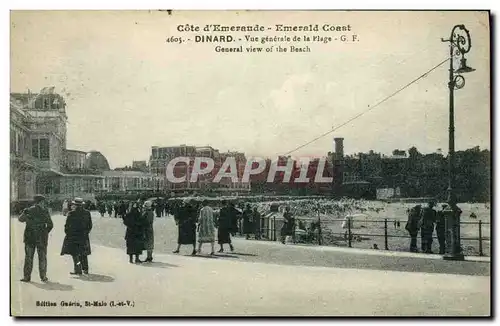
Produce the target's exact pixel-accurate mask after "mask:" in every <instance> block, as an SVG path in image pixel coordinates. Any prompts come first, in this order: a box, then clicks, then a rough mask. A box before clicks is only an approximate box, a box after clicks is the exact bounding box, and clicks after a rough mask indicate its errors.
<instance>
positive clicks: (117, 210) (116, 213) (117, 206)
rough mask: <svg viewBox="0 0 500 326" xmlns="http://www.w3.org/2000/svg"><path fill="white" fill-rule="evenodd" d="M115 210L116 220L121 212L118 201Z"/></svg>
mask: <svg viewBox="0 0 500 326" xmlns="http://www.w3.org/2000/svg"><path fill="white" fill-rule="evenodd" d="M113 210H114V211H115V218H117V217H118V213H119V211H120V203H118V202H117V201H115V202H114V203H113Z"/></svg>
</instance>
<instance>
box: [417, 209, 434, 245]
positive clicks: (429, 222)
mask: <svg viewBox="0 0 500 326" xmlns="http://www.w3.org/2000/svg"><path fill="white" fill-rule="evenodd" d="M435 205H436V204H435V203H434V202H433V201H430V202H429V204H428V205H427V207H425V208H424V209H423V210H422V218H421V220H422V222H421V227H420V236H421V241H422V243H421V245H422V251H423V252H425V253H427V254H432V234H433V233H434V222H435V221H436V211H435V210H434V206H435Z"/></svg>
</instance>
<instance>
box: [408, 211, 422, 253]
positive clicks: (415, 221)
mask: <svg viewBox="0 0 500 326" xmlns="http://www.w3.org/2000/svg"><path fill="white" fill-rule="evenodd" d="M421 213H422V206H421V205H416V206H415V207H413V208H412V209H410V210H409V211H408V221H407V222H406V225H405V229H406V231H408V233H409V234H410V252H418V247H417V236H418V230H419V229H420V216H421Z"/></svg>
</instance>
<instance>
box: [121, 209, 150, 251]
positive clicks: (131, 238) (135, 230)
mask: <svg viewBox="0 0 500 326" xmlns="http://www.w3.org/2000/svg"><path fill="white" fill-rule="evenodd" d="M123 224H125V225H126V226H127V231H126V233H125V242H126V244H127V254H128V255H140V254H142V251H143V250H144V249H145V247H146V243H145V240H146V239H145V230H146V219H145V218H143V217H142V216H141V213H140V212H139V210H138V209H137V208H132V209H131V210H130V212H129V213H128V214H127V215H125V217H124V218H123Z"/></svg>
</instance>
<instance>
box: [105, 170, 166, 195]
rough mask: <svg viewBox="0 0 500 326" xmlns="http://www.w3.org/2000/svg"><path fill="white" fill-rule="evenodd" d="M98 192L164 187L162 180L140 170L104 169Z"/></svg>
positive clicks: (139, 190) (150, 189) (146, 189)
mask: <svg viewBox="0 0 500 326" xmlns="http://www.w3.org/2000/svg"><path fill="white" fill-rule="evenodd" d="M102 176H103V184H102V187H101V189H100V190H99V192H101V193H102V192H143V191H156V190H159V189H163V188H164V184H163V182H164V180H163V178H161V177H158V176H156V175H155V174H152V173H147V172H142V171H104V172H103V173H102Z"/></svg>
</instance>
